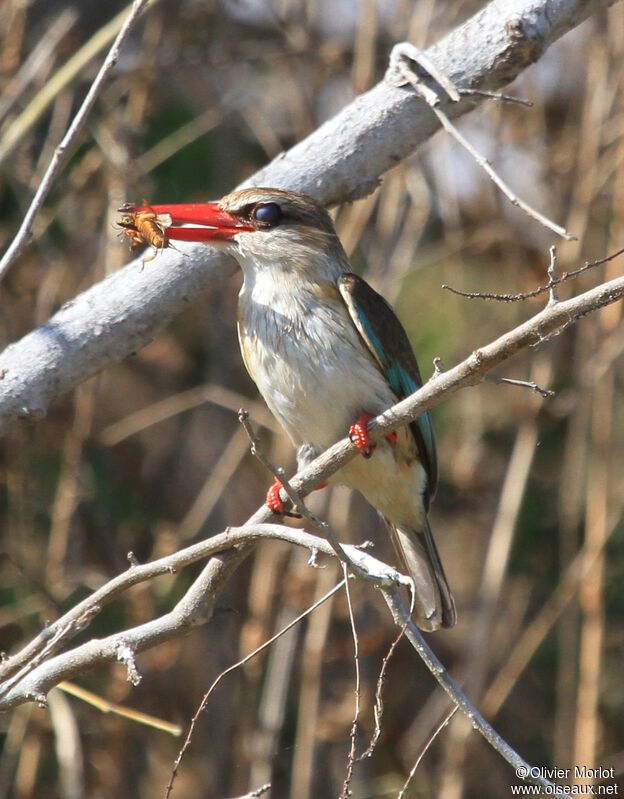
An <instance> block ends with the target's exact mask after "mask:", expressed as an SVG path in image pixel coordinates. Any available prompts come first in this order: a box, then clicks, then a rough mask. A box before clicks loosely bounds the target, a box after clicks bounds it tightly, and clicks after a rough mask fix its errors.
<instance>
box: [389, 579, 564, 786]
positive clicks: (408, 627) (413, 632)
mask: <svg viewBox="0 0 624 799" xmlns="http://www.w3.org/2000/svg"><path fill="white" fill-rule="evenodd" d="M381 591H382V594H383V597H384V599H385V600H386V604H387V605H388V607H389V608H390V611H391V613H392V616H393V618H394V620H395V622H396V623H397V624H402V625H405V635H406V636H407V639H408V640H409V642H410V644H411V645H412V646H413V647H414V649H415V650H416V651H417V652H418V654H419V655H420V657H421V659H422V660H423V662H424V664H425V665H426V666H427V668H428V669H429V671H430V672H431V673H432V674H433V676H434V677H435V679H436V680H437V681H438V683H439V684H440V685H441V686H442V688H443V689H444V690H445V691H446V693H447V694H448V696H449V697H450V698H451V700H452V702H453V704H455V705H457V707H458V708H459V709H460V710H461V711H462V713H464V715H465V716H466V717H467V718H468V719H469V721H470V723H471V724H472V726H473V728H474V729H475V730H477V731H478V732H479V733H481V735H482V736H483V737H484V738H485V740H486V741H487V742H488V743H489V744H490V746H491V747H492V748H493V749H495V750H496V751H497V752H498V753H499V754H500V755H501V756H502V757H503V758H504V759H505V760H506V761H507V762H508V763H509V764H510V765H511V766H512V767H513V768H514V769H515V770H516V774H517V775H526V777H525V779H526V780H527V781H529V782H533V783H534V784H536V785H540V786H541V787H542V788H545V789H546V790H547V791H548V793H550V794H553V795H555V796H566V793H565V791H564V790H563V789H562V788H560V787H559V786H558V785H555V784H554V783H552V782H549V781H548V780H546V779H544V778H543V777H542V776H540V774H539V773H538V771H536V770H535V769H533V770H532V769H531V767H530V766H529V764H528V763H527V762H526V761H525V760H523V759H522V758H521V757H520V755H519V754H518V753H517V752H516V751H515V750H514V749H513V748H512V747H511V746H510V745H509V744H508V743H507V741H505V740H504V739H503V738H502V737H501V736H500V735H499V734H498V733H497V732H496V730H495V729H494V728H493V727H492V725H491V724H489V723H488V722H487V721H486V720H485V719H484V718H483V716H482V715H481V713H479V711H478V710H477V709H476V708H475V706H474V705H473V704H472V702H471V701H470V700H469V699H468V697H467V696H466V695H465V694H464V692H463V691H462V690H461V688H460V687H459V686H458V685H457V683H456V682H455V680H453V678H452V677H451V675H450V674H449V673H448V671H447V670H446V669H445V668H444V666H443V665H442V663H441V662H440V660H438V658H437V657H436V655H435V654H434V653H433V651H432V650H431V648H430V647H429V645H428V644H427V642H426V641H425V639H424V637H423V635H422V633H421V632H420V630H419V629H418V627H417V626H416V624H415V623H414V621H413V619H412V617H411V615H410V613H409V611H408V609H407V608H406V607H405V606H404V605H403V602H402V600H401V596H400V594H399V592H398V590H397V589H396V588H382V589H381Z"/></svg>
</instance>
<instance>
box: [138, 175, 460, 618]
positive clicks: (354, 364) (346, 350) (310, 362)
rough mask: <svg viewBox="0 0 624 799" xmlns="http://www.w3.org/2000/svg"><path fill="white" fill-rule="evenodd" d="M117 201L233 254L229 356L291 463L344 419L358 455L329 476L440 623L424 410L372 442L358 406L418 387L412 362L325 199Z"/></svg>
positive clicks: (426, 612)
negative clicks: (237, 359)
mask: <svg viewBox="0 0 624 799" xmlns="http://www.w3.org/2000/svg"><path fill="white" fill-rule="evenodd" d="M128 210H129V207H128V206H125V211H126V213H127V212H128ZM131 211H132V213H134V214H137V213H138V214H145V213H148V214H149V215H150V219H151V218H153V219H154V224H156V225H160V227H159V230H160V231H161V232H162V233H163V234H164V233H166V237H167V238H168V239H171V240H185V241H202V242H207V243H209V244H213V245H216V246H217V247H219V248H220V249H222V250H224V251H225V252H227V253H228V254H229V255H232V256H233V257H234V258H235V259H236V260H237V261H238V263H239V265H240V267H241V269H242V272H243V278H244V279H243V285H242V288H241V290H240V294H239V303H238V336H239V341H240V348H241V352H242V356H243V360H244V362H245V366H246V367H247V371H248V372H249V374H250V376H251V378H252V379H253V380H254V382H255V383H256V385H257V387H258V389H259V391H260V394H261V395H262V397H263V398H264V400H265V402H266V403H267V405H268V406H269V408H270V410H271V412H272V413H273V415H274V416H275V417H276V419H277V420H278V421H279V423H280V424H281V426H282V427H283V428H284V430H285V431H286V433H287V435H288V437H289V438H290V440H291V442H292V443H293V445H294V446H295V448H296V449H297V462H298V466H299V468H302V467H303V466H305V465H306V463H309V462H310V460H311V459H312V458H314V457H316V456H317V455H318V454H320V453H321V452H322V451H323V450H325V449H327V448H328V447H330V446H331V445H332V444H334V443H335V442H336V441H338V440H339V439H341V438H342V437H344V435H345V433H346V432H347V431H348V432H349V435H350V437H351V439H352V440H353V441H354V442H355V443H356V445H357V446H358V449H359V450H360V452H361V454H362V456H363V457H357V458H355V459H354V460H351V461H350V462H349V463H347V464H346V465H345V466H344V467H343V468H342V469H341V470H340V471H339V472H338V473H337V474H336V475H335V476H334V478H332V479H333V480H335V481H336V482H341V483H343V484H345V485H347V486H349V487H351V488H355V489H357V490H358V491H360V492H361V493H362V494H363V495H364V496H365V497H366V499H367V500H368V501H369V502H370V503H371V505H373V506H374V507H375V508H376V509H377V510H378V511H379V513H380V514H381V516H382V518H383V520H384V522H385V524H386V527H387V529H388V531H389V534H390V538H391V540H392V543H393V545H394V548H395V551H396V553H397V557H398V558H399V561H400V563H401V565H402V566H403V567H404V568H405V569H406V570H407V572H408V574H409V575H410V576H411V578H412V579H413V581H414V586H415V605H414V618H415V621H416V622H417V624H418V625H419V627H420V628H421V629H423V630H426V631H433V630H437V629H439V628H441V627H452V626H453V625H454V624H455V622H456V618H457V616H456V610H455V602H454V600H453V596H452V594H451V592H450V589H449V587H448V583H447V580H446V576H445V574H444V569H443V567H442V562H441V560H440V556H439V554H438V551H437V548H436V545H435V542H434V539H433V535H432V533H431V528H430V526H429V521H428V518H427V513H428V510H429V505H430V502H431V500H432V498H433V496H434V494H435V490H436V484H437V477H438V468H437V456H436V447H435V440H434V435H433V429H432V425H431V419H430V416H429V414H428V413H427V412H425V413H422V414H421V415H420V416H419V418H418V419H417V420H416V421H414V422H412V423H411V424H409V425H407V426H403V427H401V428H400V429H398V430H396V432H393V433H391V434H390V435H388V436H387V437H386V438H384V439H382V440H381V441H380V442H378V443H377V444H376V445H373V444H371V442H370V439H369V436H368V432H367V424H368V422H369V421H370V419H371V418H373V417H374V416H376V415H378V414H380V413H381V412H383V411H385V410H386V409H387V408H389V407H390V406H392V405H394V404H395V403H396V402H398V401H399V400H401V399H403V398H405V397H407V396H409V395H410V394H412V393H413V392H414V391H416V390H417V389H418V388H420V386H421V385H422V379H421V375H420V371H419V368H418V363H417V362H416V357H415V356H414V352H413V350H412V347H411V345H410V342H409V339H408V337H407V333H406V332H405V330H404V328H403V326H402V325H401V323H400V321H399V320H398V318H397V316H396V315H395V313H394V311H393V310H392V308H391V306H390V305H389V304H388V302H386V300H385V299H384V298H383V297H382V296H381V295H380V294H378V293H377V292H376V291H375V290H374V289H373V288H372V287H371V286H369V285H368V283H366V281H364V280H363V279H362V278H361V277H359V276H358V275H356V274H355V273H354V272H353V270H352V268H351V265H350V263H349V259H348V257H347V255H346V253H345V251H344V249H343V247H342V244H341V243H340V239H339V238H338V235H337V233H336V230H335V228H334V225H333V222H332V220H331V217H330V216H329V214H328V213H327V211H326V210H325V208H324V207H323V206H322V205H320V204H319V203H318V202H316V201H315V200H314V199H313V198H311V197H309V196H306V195H304V194H299V193H296V192H294V191H284V190H281V189H273V188H249V189H243V190H240V191H235V192H232V193H231V194H228V195H227V196H226V197H223V199H222V200H220V201H219V202H209V203H192V204H187V205H183V204H180V205H154V206H139V207H133V208H132V209H131ZM152 215H153V217H152ZM177 225H184V226H182V227H177ZM189 225H190V226H189ZM280 488H281V484H280V482H279V481H278V480H276V481H275V483H274V484H273V486H272V487H271V488H270V489H269V492H268V494H267V499H266V502H267V505H268V506H269V508H270V509H271V510H272V511H273V512H274V513H282V512H284V510H285V508H284V504H283V502H282V500H281V497H280Z"/></svg>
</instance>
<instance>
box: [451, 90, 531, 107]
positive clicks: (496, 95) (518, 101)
mask: <svg viewBox="0 0 624 799" xmlns="http://www.w3.org/2000/svg"><path fill="white" fill-rule="evenodd" d="M459 93H460V95H461V96H462V97H489V98H491V99H492V100H500V102H501V103H511V104H514V105H523V106H525V107H526V108H533V103H532V102H531V101H530V100H524V99H523V98H522V97H512V96H511V95H509V94H501V93H500V92H486V91H483V90H482V89H459Z"/></svg>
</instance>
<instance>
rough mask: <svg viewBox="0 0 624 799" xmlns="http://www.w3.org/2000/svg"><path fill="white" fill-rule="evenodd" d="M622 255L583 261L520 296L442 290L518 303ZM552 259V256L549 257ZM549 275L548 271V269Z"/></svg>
mask: <svg viewBox="0 0 624 799" xmlns="http://www.w3.org/2000/svg"><path fill="white" fill-rule="evenodd" d="M622 253H624V247H622V248H621V249H619V250H617V251H616V252H614V253H611V255H607V256H606V257H605V258H599V259H598V260H597V261H585V263H584V264H583V266H581V267H579V268H578V269H575V270H574V271H573V272H564V273H563V274H562V275H561V277H556V276H553V275H551V277H550V279H549V281H548V283H546V285H545V286H539V287H538V288H536V289H533V290H532V291H524V292H521V293H520V294H490V293H488V292H482V291H461V289H455V288H453V287H452V286H449V285H447V284H446V283H443V284H442V288H443V289H446V290H447V291H450V292H451V293H452V294H457V295H458V296H459V297H467V298H468V299H470V300H496V301H498V302H519V301H520V300H528V299H532V298H533V297H538V296H539V295H540V294H545V293H546V292H547V291H552V290H553V288H554V287H555V286H558V285H559V284H560V283H564V282H565V281H566V280H571V279H572V278H575V277H578V276H579V275H582V274H583V272H587V270H588V269H594V268H595V267H596V266H602V264H606V263H608V262H609V261H613V260H614V258H617V257H618V256H620V255H622ZM551 257H552V256H551ZM549 274H550V269H549Z"/></svg>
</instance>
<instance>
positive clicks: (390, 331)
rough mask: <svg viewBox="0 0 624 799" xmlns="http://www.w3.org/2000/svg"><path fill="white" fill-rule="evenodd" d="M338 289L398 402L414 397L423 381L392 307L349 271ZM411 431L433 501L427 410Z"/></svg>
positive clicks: (433, 472)
mask: <svg viewBox="0 0 624 799" xmlns="http://www.w3.org/2000/svg"><path fill="white" fill-rule="evenodd" d="M338 289H339V290H340V294H341V296H342V299H343V300H344V303H345V305H346V306H347V310H348V311H349V315H350V316H351V319H352V320H353V324H354V325H355V327H356V328H357V330H358V333H359V334H360V336H361V337H362V340H363V341H364V343H365V344H366V347H367V348H368V350H370V353H371V355H372V356H373V358H374V359H375V361H376V362H377V364H378V366H379V368H380V369H381V371H382V372H383V374H384V375H385V377H386V379H387V380H388V383H389V384H390V387H391V388H392V390H393V391H394V393H395V394H396V395H397V397H398V398H399V399H404V398H405V397H408V396H409V395H410V394H413V393H414V392H415V391H417V390H418V389H419V388H420V387H421V386H422V378H421V376H420V370H419V368H418V363H417V362H416V356H415V355H414V352H413V350H412V347H411V345H410V343H409V339H408V337H407V333H406V332H405V330H404V328H403V325H402V324H401V323H400V322H399V320H398V319H397V317H396V314H395V313H394V311H393V310H392V307H391V306H390V305H389V304H388V303H387V302H386V300H385V299H384V298H383V297H382V296H381V294H378V293H377V292H376V291H375V290H374V289H372V288H371V287H370V286H369V285H368V283H366V281H364V280H362V278H361V277H358V276H357V275H354V274H352V273H350V272H349V273H346V274H344V275H341V276H340V278H339V279H338ZM410 428H411V430H412V434H413V435H414V438H415V440H416V445H417V447H418V454H419V456H420V460H421V463H422V464H423V466H424V468H425V471H426V472H427V476H428V481H427V495H428V498H430V497H432V496H433V495H434V494H435V489H436V485H437V481H438V462H437V455H436V447H435V439H434V437H433V427H432V425H431V419H430V417H429V414H428V413H427V411H425V412H424V413H423V414H421V415H420V416H419V417H418V419H417V420H416V421H415V422H412V424H411V425H410Z"/></svg>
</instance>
